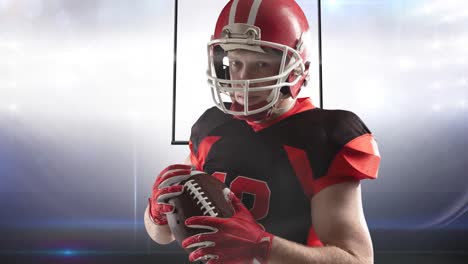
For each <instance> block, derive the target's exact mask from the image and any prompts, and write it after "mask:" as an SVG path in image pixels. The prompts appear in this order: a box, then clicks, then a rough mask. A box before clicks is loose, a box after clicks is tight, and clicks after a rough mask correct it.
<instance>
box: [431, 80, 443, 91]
mask: <svg viewBox="0 0 468 264" xmlns="http://www.w3.org/2000/svg"><path fill="white" fill-rule="evenodd" d="M441 87H442V85H441V83H440V81H435V82H433V83H432V84H431V89H434V90H439V89H440V88H441Z"/></svg>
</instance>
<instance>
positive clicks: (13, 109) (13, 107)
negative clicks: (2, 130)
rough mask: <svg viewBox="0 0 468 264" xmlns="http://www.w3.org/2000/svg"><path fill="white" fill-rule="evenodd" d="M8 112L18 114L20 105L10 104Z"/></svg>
mask: <svg viewBox="0 0 468 264" xmlns="http://www.w3.org/2000/svg"><path fill="white" fill-rule="evenodd" d="M7 109H8V111H10V112H11V113H17V112H18V105H17V104H9V105H8V106H7Z"/></svg>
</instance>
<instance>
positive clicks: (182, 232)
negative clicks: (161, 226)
mask: <svg viewBox="0 0 468 264" xmlns="http://www.w3.org/2000/svg"><path fill="white" fill-rule="evenodd" d="M180 184H181V185H183V186H184V191H183V193H182V194H180V195H178V196H176V197H173V198H170V199H169V200H168V203H169V204H171V205H173V206H174V212H172V213H169V214H167V221H168V223H169V228H170V229H171V231H172V234H173V235H174V238H175V239H176V240H177V242H178V243H179V245H181V244H182V241H183V240H184V239H185V238H187V237H190V236H193V235H196V234H198V233H201V232H205V231H209V230H205V229H193V228H189V227H187V226H186V225H185V220H186V219H187V218H190V217H192V216H212V217H223V218H227V217H231V216H232V215H233V214H234V209H233V208H232V206H231V203H230V201H228V198H227V194H228V193H229V189H228V188H227V187H226V185H224V183H222V182H220V181H219V180H218V179H216V178H215V177H213V176H211V175H209V174H206V173H201V174H196V175H194V176H192V177H190V178H188V179H187V180H185V181H183V182H181V183H180ZM193 250H194V249H187V251H188V252H191V251H193Z"/></svg>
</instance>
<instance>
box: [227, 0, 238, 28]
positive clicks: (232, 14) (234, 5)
mask: <svg viewBox="0 0 468 264" xmlns="http://www.w3.org/2000/svg"><path fill="white" fill-rule="evenodd" d="M238 3H239V0H234V2H233V3H232V6H231V11H230V12H229V24H234V19H235V18H236V10H237V4H238Z"/></svg>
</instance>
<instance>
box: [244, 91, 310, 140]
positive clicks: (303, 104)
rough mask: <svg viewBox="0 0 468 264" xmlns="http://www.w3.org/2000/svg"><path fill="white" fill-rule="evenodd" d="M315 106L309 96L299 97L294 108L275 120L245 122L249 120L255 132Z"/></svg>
mask: <svg viewBox="0 0 468 264" xmlns="http://www.w3.org/2000/svg"><path fill="white" fill-rule="evenodd" d="M314 108H315V106H314V105H313V104H312V100H311V99H310V98H309V97H304V98H297V100H296V102H295V103H294V106H293V108H291V109H290V110H289V111H287V112H286V113H284V114H282V115H280V116H279V117H277V118H275V119H273V120H270V121H267V122H262V123H257V122H253V121H245V122H247V124H249V126H250V127H252V129H253V130H254V131H255V132H259V131H260V130H262V129H265V128H267V127H270V126H271V125H273V124H276V123H278V122H279V121H281V120H283V119H286V118H288V117H290V116H293V115H295V114H299V113H301V112H304V111H307V110H311V109H314Z"/></svg>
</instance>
